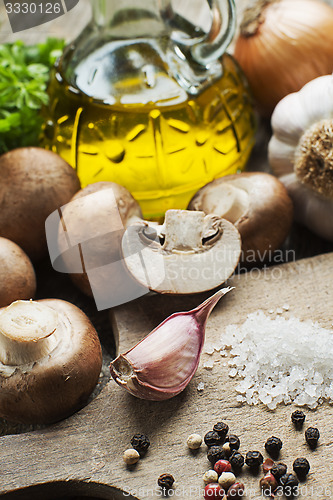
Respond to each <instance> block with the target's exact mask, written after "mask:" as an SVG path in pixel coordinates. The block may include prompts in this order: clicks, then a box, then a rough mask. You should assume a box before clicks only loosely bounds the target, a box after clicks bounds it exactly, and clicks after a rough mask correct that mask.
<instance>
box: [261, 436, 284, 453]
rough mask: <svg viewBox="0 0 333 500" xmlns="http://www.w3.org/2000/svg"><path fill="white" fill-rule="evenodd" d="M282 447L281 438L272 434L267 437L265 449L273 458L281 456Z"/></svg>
mask: <svg viewBox="0 0 333 500" xmlns="http://www.w3.org/2000/svg"><path fill="white" fill-rule="evenodd" d="M281 448H282V441H281V439H280V438H278V437H275V436H272V437H270V438H268V439H267V441H266V443H265V449H266V451H267V453H269V455H270V456H271V457H273V458H277V457H278V456H279V453H280V450H281Z"/></svg>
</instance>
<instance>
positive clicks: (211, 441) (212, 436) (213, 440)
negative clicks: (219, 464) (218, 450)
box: [204, 431, 221, 446]
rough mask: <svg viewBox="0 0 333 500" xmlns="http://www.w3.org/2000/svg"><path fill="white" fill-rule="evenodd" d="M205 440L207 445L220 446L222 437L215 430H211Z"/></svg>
mask: <svg viewBox="0 0 333 500" xmlns="http://www.w3.org/2000/svg"><path fill="white" fill-rule="evenodd" d="M204 441H205V443H206V445H207V446H218V445H219V444H221V437H220V435H219V434H218V433H217V432H215V431H209V432H207V433H206V434H205V437H204Z"/></svg>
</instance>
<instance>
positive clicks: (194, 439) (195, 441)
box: [186, 434, 202, 450]
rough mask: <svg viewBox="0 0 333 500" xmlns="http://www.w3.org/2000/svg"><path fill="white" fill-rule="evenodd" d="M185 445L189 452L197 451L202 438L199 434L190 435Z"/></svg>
mask: <svg viewBox="0 0 333 500" xmlns="http://www.w3.org/2000/svg"><path fill="white" fill-rule="evenodd" d="M186 443H187V446H188V447H189V448H190V450H197V449H198V448H200V446H201V444H202V437H201V436H200V435H199V434H191V435H190V436H189V437H188V438H187V441H186Z"/></svg>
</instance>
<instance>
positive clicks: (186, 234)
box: [160, 210, 219, 253]
mask: <svg viewBox="0 0 333 500" xmlns="http://www.w3.org/2000/svg"><path fill="white" fill-rule="evenodd" d="M218 231H219V226H218V222H217V218H216V217H214V216H212V215H205V214H204V213H203V212H187V211H185V210H168V211H167V212H166V214H165V222H164V224H163V227H162V229H161V231H160V236H162V237H164V238H165V241H164V244H163V247H162V248H163V250H165V251H166V252H168V251H170V252H173V251H182V252H191V253H194V252H198V251H199V250H203V240H204V238H208V237H211V236H213V235H214V234H216V233H218Z"/></svg>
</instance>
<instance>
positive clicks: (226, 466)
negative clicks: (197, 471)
mask: <svg viewBox="0 0 333 500" xmlns="http://www.w3.org/2000/svg"><path fill="white" fill-rule="evenodd" d="M214 470H215V472H217V473H218V475H219V476H220V475H221V474H222V472H231V463H230V462H229V461H228V460H218V461H217V462H216V464H215V465H214Z"/></svg>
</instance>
